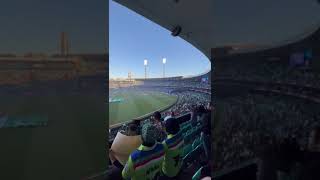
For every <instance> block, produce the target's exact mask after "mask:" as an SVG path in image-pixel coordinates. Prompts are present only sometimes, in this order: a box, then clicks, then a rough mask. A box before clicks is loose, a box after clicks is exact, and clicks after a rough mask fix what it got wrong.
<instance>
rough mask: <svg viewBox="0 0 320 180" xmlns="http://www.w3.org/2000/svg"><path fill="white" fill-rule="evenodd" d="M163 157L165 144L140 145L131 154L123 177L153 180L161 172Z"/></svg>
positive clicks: (135, 179) (133, 179)
mask: <svg viewBox="0 0 320 180" xmlns="http://www.w3.org/2000/svg"><path fill="white" fill-rule="evenodd" d="M163 157H164V146H163V144H161V143H156V144H155V145H154V146H153V147H147V146H143V145H140V147H139V148H138V149H137V150H135V151H134V152H133V153H132V154H131V155H130V156H129V159H128V161H127V163H126V165H125V167H124V169H123V171H122V177H123V178H124V179H132V180H153V179H154V178H155V177H156V176H157V175H159V174H160V172H161V165H162V162H163Z"/></svg>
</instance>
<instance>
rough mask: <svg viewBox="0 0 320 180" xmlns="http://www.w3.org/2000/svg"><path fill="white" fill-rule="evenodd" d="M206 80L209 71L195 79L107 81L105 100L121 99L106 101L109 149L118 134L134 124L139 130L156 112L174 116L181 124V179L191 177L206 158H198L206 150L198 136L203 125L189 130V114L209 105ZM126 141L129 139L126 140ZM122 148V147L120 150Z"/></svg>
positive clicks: (208, 86)
mask: <svg viewBox="0 0 320 180" xmlns="http://www.w3.org/2000/svg"><path fill="white" fill-rule="evenodd" d="M210 77H211V71H209V72H206V73H204V74H202V75H198V76H195V77H168V78H148V79H132V80H130V81H129V80H122V81H119V80H118V81H109V84H110V85H109V88H110V87H111V88H110V89H109V99H110V98H111V99H114V100H117V99H122V102H111V103H110V101H109V147H114V146H115V144H116V143H119V142H118V140H117V142H116V143H114V141H115V138H117V136H119V135H118V133H122V134H124V135H126V134H127V132H128V131H129V130H128V127H129V126H130V124H137V123H138V124H139V126H140V125H141V126H142V125H143V124H144V123H146V122H150V118H151V116H152V115H153V113H154V112H155V111H159V112H161V114H162V117H166V116H174V117H176V119H177V121H179V122H180V123H181V128H183V132H184V140H185V146H184V153H183V154H184V159H185V160H184V163H185V164H184V167H185V170H186V172H187V171H189V173H188V174H185V175H184V177H187V176H190V175H191V174H190V172H191V173H192V175H193V173H195V172H196V171H197V170H198V169H199V168H200V163H201V162H202V161H201V160H202V159H203V158H207V155H205V156H199V155H200V154H201V153H203V154H205V152H206V151H208V150H207V149H205V148H206V147H205V146H202V144H204V140H203V139H202V138H203V137H202V136H201V132H202V126H204V124H201V123H200V124H198V125H197V126H196V127H194V129H193V128H192V127H193V126H191V118H192V117H193V116H194V114H193V115H191V113H192V112H194V111H195V108H196V107H199V106H203V107H206V106H207V105H208V103H209V102H211V84H210V80H209V79H210ZM119 103H124V105H121V104H119ZM131 103H133V104H131ZM117 111H119V112H117ZM123 112H126V113H123ZM121 114H122V116H121ZM127 138H129V139H130V136H127ZM121 144H122V143H121ZM126 147H127V146H125V145H124V144H123V145H122V148H126ZM127 148H128V147H127ZM110 167H111V165H110ZM109 171H110V169H109ZM111 172H112V171H111ZM108 177H109V178H111V177H112V178H116V179H121V177H119V175H117V174H112V173H109V174H108ZM180 178H183V177H180Z"/></svg>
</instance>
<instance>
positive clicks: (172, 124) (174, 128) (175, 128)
mask: <svg viewBox="0 0 320 180" xmlns="http://www.w3.org/2000/svg"><path fill="white" fill-rule="evenodd" d="M165 127H166V131H167V133H168V134H177V133H178V132H179V131H180V124H179V121H177V119H175V118H169V119H167V120H166V121H165Z"/></svg>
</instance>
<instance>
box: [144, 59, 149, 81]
mask: <svg viewBox="0 0 320 180" xmlns="http://www.w3.org/2000/svg"><path fill="white" fill-rule="evenodd" d="M147 66H148V60H146V59H145V60H144V79H147Z"/></svg>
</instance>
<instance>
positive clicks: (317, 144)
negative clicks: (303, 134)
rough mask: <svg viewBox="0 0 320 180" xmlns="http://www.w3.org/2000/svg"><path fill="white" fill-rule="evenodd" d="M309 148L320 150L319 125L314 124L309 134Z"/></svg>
mask: <svg viewBox="0 0 320 180" xmlns="http://www.w3.org/2000/svg"><path fill="white" fill-rule="evenodd" d="M308 148H309V150H313V151H320V126H319V125H318V126H315V127H314V128H313V129H312V130H311V132H310V135H309V143H308Z"/></svg>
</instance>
